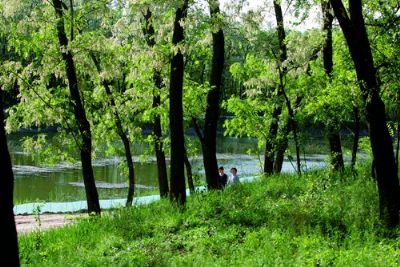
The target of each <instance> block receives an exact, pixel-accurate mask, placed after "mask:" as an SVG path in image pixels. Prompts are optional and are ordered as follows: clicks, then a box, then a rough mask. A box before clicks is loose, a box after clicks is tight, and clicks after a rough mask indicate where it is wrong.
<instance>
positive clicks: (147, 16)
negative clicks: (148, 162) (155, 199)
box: [143, 8, 169, 197]
mask: <svg viewBox="0 0 400 267" xmlns="http://www.w3.org/2000/svg"><path fill="white" fill-rule="evenodd" d="M143 17H144V23H143V33H144V36H145V39H146V42H147V45H148V46H149V47H150V48H153V47H154V46H155V44H156V40H155V38H156V36H155V30H154V26H153V18H152V13H151V11H150V8H146V10H145V11H144V12H143ZM153 72H154V73H153V80H154V85H155V87H156V88H157V89H158V91H161V90H162V89H163V88H164V85H163V80H162V76H161V70H160V69H158V68H156V67H154V68H153ZM160 104H161V97H160V92H157V91H154V92H153V108H158V107H159V106H160ZM153 134H154V137H155V140H154V148H155V152H156V158H157V171H158V185H159V188H160V196H161V197H167V196H168V193H169V187H168V175H167V164H166V162H165V153H164V142H163V139H162V138H163V136H162V128H161V118H160V115H159V114H156V115H155V118H154V124H153Z"/></svg>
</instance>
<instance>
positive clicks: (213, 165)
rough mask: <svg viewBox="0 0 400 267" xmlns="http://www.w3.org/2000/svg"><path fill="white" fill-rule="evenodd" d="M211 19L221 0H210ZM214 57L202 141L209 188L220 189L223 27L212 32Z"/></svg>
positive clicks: (215, 15)
mask: <svg viewBox="0 0 400 267" xmlns="http://www.w3.org/2000/svg"><path fill="white" fill-rule="evenodd" d="M209 7H210V15H211V20H217V19H218V16H219V15H220V9H219V1H218V0H209ZM212 38H213V46H212V47H213V57H212V64H211V74H210V86H211V90H210V91H209V92H208V94H207V108H206V116H205V122H204V131H203V133H204V136H203V142H202V146H201V147H202V151H203V163H204V170H205V173H206V181H207V186H208V189H218V188H219V186H218V177H219V174H218V162H217V127H218V119H219V113H220V110H219V108H220V107H219V105H220V96H221V90H222V74H223V70H224V57H225V38H224V32H223V30H222V28H221V27H219V28H218V30H217V31H216V32H213V33H212Z"/></svg>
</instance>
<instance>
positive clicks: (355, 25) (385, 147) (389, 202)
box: [331, 0, 400, 228]
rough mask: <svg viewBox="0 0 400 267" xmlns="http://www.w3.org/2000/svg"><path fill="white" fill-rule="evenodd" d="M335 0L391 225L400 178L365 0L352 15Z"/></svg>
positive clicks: (355, 1) (353, 1) (399, 204)
mask: <svg viewBox="0 0 400 267" xmlns="http://www.w3.org/2000/svg"><path fill="white" fill-rule="evenodd" d="M331 4H332V6H333V9H334V11H335V15H336V17H337V18H338V20H339V24H340V27H341V28H342V30H343V33H344V36H345V38H346V41H347V44H348V47H349V50H350V55H351V57H352V59H353V62H354V65H355V69H356V73H357V78H358V80H359V85H360V89H361V92H362V94H363V98H364V102H365V116H366V120H367V125H368V130H369V135H370V141H371V147H372V153H373V157H374V162H375V172H376V179H377V184H378V190H379V200H380V207H381V209H380V213H381V218H382V219H383V220H384V222H385V223H386V224H387V226H388V227H389V228H393V227H395V226H397V225H398V224H399V210H400V199H399V197H400V188H399V180H398V174H397V172H396V163H395V157H394V152H393V144H392V139H391V136H390V134H389V131H388V128H387V125H386V114H385V105H384V103H383V101H382V99H381V98H380V95H379V91H380V87H379V84H378V82H377V76H376V69H375V67H374V61H373V57H372V52H371V47H370V44H369V40H368V35H367V31H366V28H365V23H364V18H363V14H362V2H361V0H350V1H349V14H350V16H349V15H348V13H347V11H346V9H345V7H344V5H343V3H342V1H341V0H331Z"/></svg>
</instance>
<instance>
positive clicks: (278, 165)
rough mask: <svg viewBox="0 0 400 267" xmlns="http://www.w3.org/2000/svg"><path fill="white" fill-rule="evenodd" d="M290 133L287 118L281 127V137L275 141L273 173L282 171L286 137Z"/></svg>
mask: <svg viewBox="0 0 400 267" xmlns="http://www.w3.org/2000/svg"><path fill="white" fill-rule="evenodd" d="M289 133H290V122H289V120H288V121H287V122H286V123H285V126H284V127H283V129H282V139H281V140H279V141H278V143H277V149H276V156H275V161H274V173H275V174H279V173H281V171H282V166H283V161H284V159H285V152H286V149H287V148H288V138H287V136H288V135H289Z"/></svg>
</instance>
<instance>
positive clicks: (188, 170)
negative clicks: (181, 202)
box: [185, 146, 195, 193]
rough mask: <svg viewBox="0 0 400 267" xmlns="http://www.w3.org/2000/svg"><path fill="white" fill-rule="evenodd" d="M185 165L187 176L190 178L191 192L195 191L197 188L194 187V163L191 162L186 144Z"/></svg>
mask: <svg viewBox="0 0 400 267" xmlns="http://www.w3.org/2000/svg"><path fill="white" fill-rule="evenodd" d="M185 167H186V176H187V180H188V185H189V190H190V193H194V192H195V188H194V183H193V171H192V164H190V161H189V157H188V153H187V149H186V146H185Z"/></svg>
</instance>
